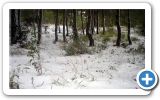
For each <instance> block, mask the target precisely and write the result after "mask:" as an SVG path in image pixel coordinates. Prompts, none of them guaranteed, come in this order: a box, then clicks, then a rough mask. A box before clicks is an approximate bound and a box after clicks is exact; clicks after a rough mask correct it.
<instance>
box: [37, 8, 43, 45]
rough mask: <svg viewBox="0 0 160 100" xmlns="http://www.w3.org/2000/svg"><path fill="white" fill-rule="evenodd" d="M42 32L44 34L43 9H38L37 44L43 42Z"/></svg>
mask: <svg viewBox="0 0 160 100" xmlns="http://www.w3.org/2000/svg"><path fill="white" fill-rule="evenodd" d="M41 34H42V9H40V10H38V41H37V44H40V42H41Z"/></svg>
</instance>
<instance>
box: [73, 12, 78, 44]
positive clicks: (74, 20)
mask: <svg viewBox="0 0 160 100" xmlns="http://www.w3.org/2000/svg"><path fill="white" fill-rule="evenodd" d="M76 13H77V11H76V10H75V9H74V10H73V40H75V41H76V40H77V39H78V32H77V25H76V23H77V21H76V20H77V17H76V16H77V15H76Z"/></svg>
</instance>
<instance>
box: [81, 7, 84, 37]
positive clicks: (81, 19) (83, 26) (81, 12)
mask: <svg viewBox="0 0 160 100" xmlns="http://www.w3.org/2000/svg"><path fill="white" fill-rule="evenodd" d="M81 22H82V32H83V34H84V25H83V14H82V10H81Z"/></svg>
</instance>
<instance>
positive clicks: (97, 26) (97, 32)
mask: <svg viewBox="0 0 160 100" xmlns="http://www.w3.org/2000/svg"><path fill="white" fill-rule="evenodd" d="M96 19H97V34H98V33H99V25H98V24H99V21H98V10H97V18H96Z"/></svg>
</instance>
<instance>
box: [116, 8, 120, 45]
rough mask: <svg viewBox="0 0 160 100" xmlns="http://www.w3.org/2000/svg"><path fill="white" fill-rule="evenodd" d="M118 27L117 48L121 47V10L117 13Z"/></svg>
mask: <svg viewBox="0 0 160 100" xmlns="http://www.w3.org/2000/svg"><path fill="white" fill-rule="evenodd" d="M116 12H117V14H116V25H117V32H118V35H117V42H116V46H120V42H121V27H120V10H117V11H116Z"/></svg>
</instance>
